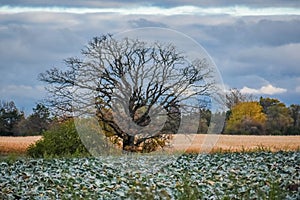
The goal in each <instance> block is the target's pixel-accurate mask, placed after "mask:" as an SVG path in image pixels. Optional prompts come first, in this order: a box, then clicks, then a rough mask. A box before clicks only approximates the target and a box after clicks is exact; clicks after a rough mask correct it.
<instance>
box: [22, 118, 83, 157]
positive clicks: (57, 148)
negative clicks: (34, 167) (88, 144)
mask: <svg viewBox="0 0 300 200" xmlns="http://www.w3.org/2000/svg"><path fill="white" fill-rule="evenodd" d="M27 153H28V155H29V156H31V157H34V158H36V157H64V156H88V155H89V152H88V151H87V149H86V148H85V147H84V145H83V144H82V142H81V140H80V137H79V135H78V133H77V131H76V128H75V124H74V121H73V120H72V119H68V120H66V121H63V122H57V123H56V124H55V125H53V126H52V127H51V128H50V129H49V130H48V131H45V132H44V133H43V137H42V139H41V140H39V141H37V143H35V144H33V145H31V146H29V148H28V150H27Z"/></svg>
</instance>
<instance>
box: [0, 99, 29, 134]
mask: <svg viewBox="0 0 300 200" xmlns="http://www.w3.org/2000/svg"><path fill="white" fill-rule="evenodd" d="M22 119H24V113H23V112H20V111H19V110H18V109H17V107H16V105H15V103H14V102H13V101H10V102H0V136H18V135H19V133H18V130H17V124H18V123H19V122H20V121H21V120H22Z"/></svg>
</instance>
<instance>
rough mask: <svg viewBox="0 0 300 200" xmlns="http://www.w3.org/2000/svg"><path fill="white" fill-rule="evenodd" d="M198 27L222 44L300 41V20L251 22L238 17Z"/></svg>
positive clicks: (275, 43)
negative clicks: (217, 23) (232, 20)
mask: <svg viewBox="0 0 300 200" xmlns="http://www.w3.org/2000/svg"><path fill="white" fill-rule="evenodd" d="M199 29H202V30H203V31H204V32H206V33H207V34H208V35H210V36H213V37H215V38H217V39H218V40H219V42H220V44H222V45H224V44H226V45H270V46H278V45H284V44H290V43H299V42H300V37H299V36H300V20H291V21H277V20H269V19H263V20H259V21H258V22H253V21H246V20H243V19H240V20H237V21H235V22H234V23H232V24H221V25H216V26H209V25H204V26H203V25H199Z"/></svg>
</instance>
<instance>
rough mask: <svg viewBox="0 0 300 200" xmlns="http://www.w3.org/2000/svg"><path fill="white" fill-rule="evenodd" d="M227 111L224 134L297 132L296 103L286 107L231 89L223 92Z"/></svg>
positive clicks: (299, 109) (299, 117)
mask: <svg viewBox="0 0 300 200" xmlns="http://www.w3.org/2000/svg"><path fill="white" fill-rule="evenodd" d="M226 105H227V107H228V109H229V111H228V112H227V119H226V125H225V129H224V133H226V134H253V135H254V134H255V135H299V134H300V105H299V104H292V105H290V106H289V107H287V106H286V105H285V104H284V103H282V102H280V101H279V100H278V99H275V98H269V97H266V98H264V97H260V98H259V100H255V98H254V97H253V96H249V95H245V94H242V93H241V92H240V91H239V90H237V89H231V90H230V92H229V93H228V94H227V95H226Z"/></svg>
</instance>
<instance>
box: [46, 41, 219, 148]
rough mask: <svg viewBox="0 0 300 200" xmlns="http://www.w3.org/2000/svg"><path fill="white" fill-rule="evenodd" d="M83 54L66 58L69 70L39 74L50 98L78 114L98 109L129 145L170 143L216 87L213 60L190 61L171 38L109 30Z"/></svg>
mask: <svg viewBox="0 0 300 200" xmlns="http://www.w3.org/2000/svg"><path fill="white" fill-rule="evenodd" d="M82 55H83V58H81V59H80V58H69V59H67V60H65V63H66V66H67V68H68V70H66V71H61V70H59V69H57V68H53V69H51V70H48V71H46V72H45V73H42V74H40V80H42V81H44V82H46V83H48V84H49V87H47V89H48V91H49V92H50V94H51V98H50V99H49V103H50V104H51V105H52V107H54V108H56V109H57V110H58V111H63V112H64V113H71V112H73V113H75V115H76V116H79V115H86V114H88V113H89V114H96V116H97V118H98V120H99V122H101V124H102V128H103V129H105V130H106V131H108V132H109V134H107V135H108V136H114V137H117V138H119V139H121V140H122V146H123V149H124V150H129V151H136V149H137V147H140V146H141V145H143V149H144V150H145V149H147V150H145V151H153V150H155V148H154V149H152V148H149V145H148V146H147V144H151V145H153V142H155V143H156V144H159V145H158V146H163V145H165V138H166V134H169V133H172V134H174V133H177V132H178V129H179V126H180V122H181V116H182V115H184V113H188V112H190V111H191V110H193V109H199V107H200V104H199V102H201V100H202V99H203V97H204V96H205V97H207V96H210V95H211V94H212V93H213V92H215V90H216V88H215V82H214V80H213V75H212V72H213V71H212V69H211V68H210V66H209V64H208V62H207V61H206V60H205V59H196V60H192V61H188V60H187V58H186V56H185V55H184V52H179V51H178V50H177V49H176V47H175V46H173V45H172V44H163V43H159V42H154V43H151V44H148V43H147V42H144V41H141V40H139V39H129V38H124V39H122V40H116V39H114V38H113V37H112V36H111V35H104V36H101V37H95V38H94V39H93V40H92V41H91V42H90V43H89V44H88V45H87V46H86V48H85V49H83V50H82ZM197 123H198V124H199V122H197Z"/></svg>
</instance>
